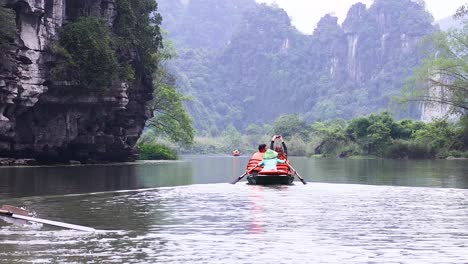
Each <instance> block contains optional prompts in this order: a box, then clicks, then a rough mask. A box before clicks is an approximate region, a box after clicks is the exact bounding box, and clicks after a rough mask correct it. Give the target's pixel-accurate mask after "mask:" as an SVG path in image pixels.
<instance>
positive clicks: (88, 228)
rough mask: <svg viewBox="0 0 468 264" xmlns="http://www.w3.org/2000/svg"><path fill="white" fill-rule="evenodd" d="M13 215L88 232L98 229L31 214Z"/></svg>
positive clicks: (31, 220)
mask: <svg viewBox="0 0 468 264" xmlns="http://www.w3.org/2000/svg"><path fill="white" fill-rule="evenodd" d="M11 217H13V218H18V219H23V220H27V221H30V222H37V223H43V224H48V225H53V226H58V227H65V228H69V229H75V230H80V231H87V232H94V231H96V229H94V228H91V227H87V226H80V225H74V224H67V223H62V222H58V221H52V220H47V219H41V218H37V217H29V216H24V215H17V214H13V215H12V216H11Z"/></svg>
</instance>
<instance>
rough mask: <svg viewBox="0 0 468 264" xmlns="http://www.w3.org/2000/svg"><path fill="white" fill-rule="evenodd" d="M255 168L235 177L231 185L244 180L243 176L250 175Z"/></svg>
mask: <svg viewBox="0 0 468 264" xmlns="http://www.w3.org/2000/svg"><path fill="white" fill-rule="evenodd" d="M257 167H258V165H257V166H255V167H253V168H252V169H251V170H249V171H246V172H245V173H244V174H242V175H241V176H239V177H237V178H236V179H235V180H234V181H233V182H231V184H236V183H237V182H238V181H240V180H241V179H242V178H244V176H245V175H247V174H250V173H251V172H252V171H253V170H254V169H255V168H257Z"/></svg>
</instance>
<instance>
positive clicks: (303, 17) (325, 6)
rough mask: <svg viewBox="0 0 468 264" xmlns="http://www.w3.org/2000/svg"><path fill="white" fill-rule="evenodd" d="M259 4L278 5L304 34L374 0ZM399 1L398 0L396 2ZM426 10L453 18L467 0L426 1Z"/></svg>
mask: <svg viewBox="0 0 468 264" xmlns="http://www.w3.org/2000/svg"><path fill="white" fill-rule="evenodd" d="M256 1H257V2H259V3H268V4H271V3H277V4H278V6H279V7H281V8H283V9H284V10H286V12H287V13H288V15H289V17H290V18H291V20H292V23H293V25H294V26H295V27H296V28H297V29H298V30H300V31H302V32H304V33H308V34H310V33H312V32H313V31H314V28H315V26H316V25H317V22H318V21H319V20H320V18H321V17H323V16H324V15H326V14H330V13H331V14H333V15H334V16H336V17H338V22H339V23H342V22H343V20H344V19H345V17H346V15H347V13H348V10H349V8H350V7H351V6H352V5H353V4H355V3H357V2H361V3H363V4H366V6H367V8H369V6H370V5H371V4H372V2H373V0H256ZM395 1H398V0H395ZM425 2H426V9H427V11H429V13H431V14H432V16H433V17H434V19H435V20H436V21H437V20H439V19H442V18H445V17H448V16H451V15H453V14H454V13H455V11H456V10H457V8H458V7H460V6H461V5H463V4H464V3H466V2H467V1H466V0H425Z"/></svg>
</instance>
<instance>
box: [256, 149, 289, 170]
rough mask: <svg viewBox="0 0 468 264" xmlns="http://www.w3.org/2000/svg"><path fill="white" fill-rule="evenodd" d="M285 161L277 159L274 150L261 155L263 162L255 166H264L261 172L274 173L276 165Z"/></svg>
mask: <svg viewBox="0 0 468 264" xmlns="http://www.w3.org/2000/svg"><path fill="white" fill-rule="evenodd" d="M285 162H286V161H284V160H280V159H278V153H277V152H276V151H274V150H271V149H269V150H267V151H266V152H265V155H263V160H262V162H260V163H259V164H258V165H257V166H262V165H264V167H263V169H262V170H261V171H276V170H277V168H276V165H277V164H278V163H285Z"/></svg>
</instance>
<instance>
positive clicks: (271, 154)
mask: <svg viewBox="0 0 468 264" xmlns="http://www.w3.org/2000/svg"><path fill="white" fill-rule="evenodd" d="M276 157H278V152H276V151H274V150H271V149H269V150H267V151H266V152H265V155H263V158H264V159H274V158H276Z"/></svg>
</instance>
